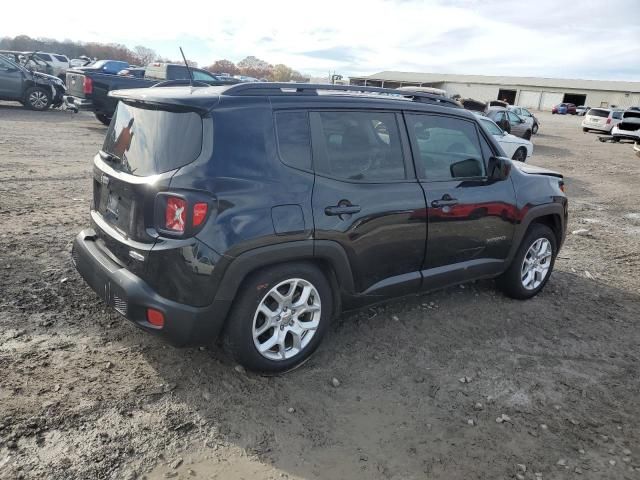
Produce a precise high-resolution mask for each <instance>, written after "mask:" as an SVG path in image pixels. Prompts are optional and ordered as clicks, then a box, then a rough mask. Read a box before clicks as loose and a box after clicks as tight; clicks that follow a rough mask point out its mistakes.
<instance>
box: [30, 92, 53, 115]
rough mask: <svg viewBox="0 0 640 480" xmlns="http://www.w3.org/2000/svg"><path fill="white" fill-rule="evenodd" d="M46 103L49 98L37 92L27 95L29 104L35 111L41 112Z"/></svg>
mask: <svg viewBox="0 0 640 480" xmlns="http://www.w3.org/2000/svg"><path fill="white" fill-rule="evenodd" d="M48 103H49V97H47V95H46V94H45V93H42V92H41V91H39V90H36V91H35V92H31V95H29V104H30V105H31V106H32V107H33V108H35V109H38V110H41V109H43V108H44V107H46V106H47V104H48Z"/></svg>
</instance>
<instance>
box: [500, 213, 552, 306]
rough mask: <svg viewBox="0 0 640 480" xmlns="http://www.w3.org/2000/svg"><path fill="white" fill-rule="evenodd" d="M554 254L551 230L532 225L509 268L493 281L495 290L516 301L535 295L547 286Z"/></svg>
mask: <svg viewBox="0 0 640 480" xmlns="http://www.w3.org/2000/svg"><path fill="white" fill-rule="evenodd" d="M536 246H540V247H541V250H537V249H536ZM557 254H558V246H557V241H556V236H555V235H554V233H553V231H552V230H551V229H550V228H549V227H547V226H546V225H543V224H541V223H534V224H533V225H531V226H530V227H529V229H528V230H527V233H526V234H525V236H524V238H523V239H522V242H521V243H520V247H518V251H517V252H516V255H515V257H514V258H513V260H512V261H511V265H510V266H509V268H508V269H507V271H506V272H504V273H503V274H502V275H500V277H498V279H497V280H496V282H497V284H498V287H499V288H500V289H501V290H502V291H503V292H504V293H505V294H506V295H507V296H509V297H511V298H516V299H518V300H525V299H528V298H531V297H534V296H536V295H537V294H538V293H539V292H540V290H542V289H543V288H544V286H545V285H546V284H547V281H548V280H549V277H550V276H551V272H552V271H553V266H554V264H555V260H556V255H557ZM543 257H544V259H543Z"/></svg>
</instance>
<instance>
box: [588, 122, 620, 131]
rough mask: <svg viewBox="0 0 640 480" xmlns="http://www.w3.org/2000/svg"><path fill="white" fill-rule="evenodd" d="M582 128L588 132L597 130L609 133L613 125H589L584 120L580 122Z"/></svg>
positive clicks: (589, 123)
mask: <svg viewBox="0 0 640 480" xmlns="http://www.w3.org/2000/svg"><path fill="white" fill-rule="evenodd" d="M581 125H582V128H586V129H589V130H597V131H598V132H611V129H613V125H611V124H609V125H607V124H602V123H591V122H587V121H586V120H583V121H582V124H581Z"/></svg>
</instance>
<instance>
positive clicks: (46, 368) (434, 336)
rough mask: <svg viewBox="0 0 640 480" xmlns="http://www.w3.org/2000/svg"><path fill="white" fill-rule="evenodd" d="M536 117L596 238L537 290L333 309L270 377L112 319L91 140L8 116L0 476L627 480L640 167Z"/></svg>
mask: <svg viewBox="0 0 640 480" xmlns="http://www.w3.org/2000/svg"><path fill="white" fill-rule="evenodd" d="M541 118H542V127H541V133H540V134H539V135H538V136H536V137H535V138H534V143H535V145H536V146H535V154H534V157H533V159H532V160H531V162H532V163H534V164H537V165H541V166H544V167H551V168H554V169H557V170H559V171H561V172H563V173H564V174H565V175H566V176H567V184H568V194H569V196H570V199H571V200H570V204H571V220H570V224H569V231H570V232H571V231H574V230H578V229H586V230H588V232H587V234H582V235H580V234H569V235H568V238H567V241H566V244H565V246H564V248H563V250H562V251H561V254H560V258H559V259H558V262H557V264H556V270H555V272H554V274H553V276H552V277H551V280H550V282H549V284H548V286H547V287H546V289H545V290H544V292H543V293H542V294H541V295H539V296H538V297H537V298H535V299H533V300H531V301H527V302H520V301H514V300H510V299H507V298H505V297H504V296H503V295H502V294H500V293H497V292H496V291H495V290H494V285H493V282H491V281H486V282H478V283H474V284H467V285H464V286H462V287H455V288H450V289H447V290H444V291H441V292H438V293H434V294H430V295H423V296H419V297H411V298H408V299H403V300H401V301H397V302H395V303H393V304H389V305H387V306H384V307H377V308H375V309H373V308H372V309H367V310H365V311H361V312H357V313H350V314H346V315H343V316H342V317H341V318H340V319H338V320H336V321H335V323H334V325H333V328H332V329H331V331H330V333H329V334H328V336H327V338H326V339H325V341H324V344H323V345H322V346H321V348H320V350H319V351H318V353H317V354H316V355H315V356H314V357H313V358H312V359H311V360H310V361H309V362H308V363H307V364H306V365H305V366H304V367H303V368H300V369H298V370H296V371H294V372H292V373H290V374H288V375H286V376H282V377H273V378H264V377H260V376H256V375H254V374H248V373H245V372H243V371H242V370H239V369H236V368H235V365H234V364H232V363H231V362H230V361H229V360H228V359H227V358H226V357H225V356H224V355H223V354H221V353H220V352H219V351H218V350H217V349H216V348H210V349H191V350H177V349H174V348H172V347H169V346H167V345H165V344H163V343H162V342H161V341H159V340H157V339H155V338H153V337H151V336H149V335H147V334H145V333H143V332H140V331H139V330H137V329H136V328H134V327H133V326H132V325H131V324H129V323H127V322H126V321H124V320H123V319H121V318H120V317H119V316H118V314H116V313H115V312H113V311H111V310H106V309H105V308H104V306H103V304H102V303H101V302H100V301H99V300H98V298H97V297H96V295H95V294H94V293H93V292H92V291H91V290H90V289H89V288H88V287H87V286H85V284H84V283H83V281H82V280H81V279H80V277H79V276H78V275H77V274H76V273H75V271H74V269H73V268H72V266H71V263H70V260H69V251H70V246H71V242H72V239H73V237H74V235H75V234H76V233H77V232H78V231H79V230H80V229H82V228H83V227H85V226H86V225H87V222H88V208H89V198H90V195H91V179H90V171H91V158H92V156H93V154H94V153H95V152H96V150H97V149H98V147H99V146H100V144H101V142H102V138H103V136H104V133H105V128H104V127H102V126H101V125H100V124H99V123H98V122H97V121H96V120H95V119H94V118H93V117H92V116H90V115H89V114H78V115H73V114H70V113H67V112H60V111H52V112H46V113H37V112H30V111H26V110H24V109H22V108H20V107H19V106H18V105H12V104H9V103H0V224H1V225H2V228H1V229H0V273H1V274H2V275H0V372H1V373H0V478H2V479H19V478H26V479H44V478H46V479H60V480H63V479H64V480H72V479H107V478H108V479H111V478H114V479H127V480H129V479H134V478H148V479H150V480H151V479H160V478H171V477H175V478H204V479H209V478H218V479H231V480H234V479H243V478H244V479H262V478H274V479H279V478H290V479H299V478H300V479H302V478H304V479H326V480H334V479H427V478H428V479H505V478H506V479H509V478H525V479H536V478H539V477H542V478H544V479H548V478H553V479H564V478H589V479H623V478H640V400H639V398H640V397H639V395H640V380H639V377H640V376H639V368H640V363H639V361H640V328H639V327H640V159H638V158H637V157H634V155H633V153H632V148H631V146H630V145H613V144H605V143H600V142H598V141H597V135H595V134H591V133H590V134H584V133H583V132H582V131H581V129H580V128H579V122H580V119H578V118H576V117H571V116H551V115H549V114H541ZM464 377H468V378H469V382H468V383H463V382H461V381H460V379H461V378H464ZM333 378H336V379H338V380H339V382H340V385H339V386H338V387H334V386H333V385H332V379H333ZM503 415H506V416H507V418H506V419H505V421H503V422H501V423H498V422H497V421H496V419H497V418H498V417H500V418H501V419H503V418H504V417H503ZM519 464H520V466H519ZM525 470H526V471H525ZM537 474H540V476H538V477H537ZM517 475H521V477H517Z"/></svg>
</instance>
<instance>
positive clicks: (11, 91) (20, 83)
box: [0, 55, 66, 110]
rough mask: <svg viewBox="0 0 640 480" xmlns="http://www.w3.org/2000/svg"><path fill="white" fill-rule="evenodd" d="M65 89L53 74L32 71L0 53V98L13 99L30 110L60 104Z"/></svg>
mask: <svg viewBox="0 0 640 480" xmlns="http://www.w3.org/2000/svg"><path fill="white" fill-rule="evenodd" d="M65 91H66V89H65V86H64V83H63V82H62V80H60V79H59V78H57V77H54V76H53V75H47V74H45V73H40V72H32V71H30V70H27V69H26V68H25V67H23V66H22V65H19V64H17V63H15V62H12V61H11V60H9V59H8V58H7V57H5V56H3V55H0V100H15V101H16V102H20V103H21V104H22V105H24V106H25V107H27V108H30V109H32V110H47V109H48V108H50V107H58V106H60V105H61V104H62V102H63V99H64V93H65Z"/></svg>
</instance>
